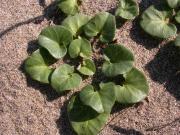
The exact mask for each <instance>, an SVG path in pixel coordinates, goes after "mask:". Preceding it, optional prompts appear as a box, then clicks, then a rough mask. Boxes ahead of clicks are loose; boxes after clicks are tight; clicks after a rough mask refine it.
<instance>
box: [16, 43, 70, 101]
mask: <svg viewBox="0 0 180 135" xmlns="http://www.w3.org/2000/svg"><path fill="white" fill-rule="evenodd" d="M38 48H39V46H38V43H37V40H32V41H30V42H29V43H28V47H27V52H28V54H29V55H30V54H32V53H33V52H34V51H35V50H37V49H38ZM24 64H25V60H24V61H23V62H22V63H21V65H20V67H19V68H18V69H19V70H20V71H21V72H23V73H24V74H25V76H26V82H27V87H32V88H33V89H35V90H39V91H40V92H41V93H42V94H43V95H45V96H46V98H47V100H48V101H53V100H55V99H57V98H59V97H60V96H63V95H66V94H67V93H68V92H64V93H62V94H58V93H57V92H56V91H55V90H54V89H53V88H52V87H51V86H50V85H49V84H42V83H40V82H37V81H35V80H33V79H31V77H30V76H29V75H28V74H27V73H26V72H25V69H24V67H25V66H24Z"/></svg>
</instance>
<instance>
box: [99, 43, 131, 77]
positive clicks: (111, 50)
mask: <svg viewBox="0 0 180 135" xmlns="http://www.w3.org/2000/svg"><path fill="white" fill-rule="evenodd" d="M104 54H105V59H106V61H105V62H104V64H103V67H102V71H103V73H104V74H105V75H106V76H110V77H113V76H116V75H119V74H124V73H126V72H128V71H130V70H131V69H132V67H133V62H134V56H133V54H132V52H131V51H130V50H128V49H126V48H125V47H124V46H122V45H117V44H112V45H108V47H106V48H105V50H104Z"/></svg>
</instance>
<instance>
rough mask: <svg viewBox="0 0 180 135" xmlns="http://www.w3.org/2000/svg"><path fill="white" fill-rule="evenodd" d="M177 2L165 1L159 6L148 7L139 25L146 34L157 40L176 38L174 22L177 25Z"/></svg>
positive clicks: (175, 0)
mask: <svg viewBox="0 0 180 135" xmlns="http://www.w3.org/2000/svg"><path fill="white" fill-rule="evenodd" d="M179 6H180V1H179V0H166V2H165V3H162V4H161V5H159V6H154V5H152V6H150V7H149V8H148V9H146V10H145V11H144V13H143V14H142V17H141V22H140V25H141V27H142V28H143V29H144V31H145V32H147V33H148V34H150V35H152V36H154V37H158V38H165V39H167V38H169V37H173V36H176V33H177V28H176V25H175V22H174V20H176V21H177V22H178V23H179V12H178V7H179Z"/></svg>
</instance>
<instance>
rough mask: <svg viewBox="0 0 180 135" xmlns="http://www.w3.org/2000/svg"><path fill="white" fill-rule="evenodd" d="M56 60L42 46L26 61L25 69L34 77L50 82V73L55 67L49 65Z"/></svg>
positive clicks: (40, 80)
mask: <svg viewBox="0 0 180 135" xmlns="http://www.w3.org/2000/svg"><path fill="white" fill-rule="evenodd" d="M53 62H55V59H54V58H53V57H52V56H51V55H50V54H49V53H48V51H46V50H45V49H43V48H41V49H38V50H36V51H35V52H34V53H33V54H32V55H31V56H30V57H29V58H27V60H26V61H25V70H26V72H27V73H28V74H29V75H30V76H31V78H32V79H34V80H37V81H39V82H42V83H49V75H50V74H51V73H52V71H53V69H51V68H49V67H48V66H49V65H50V64H52V63H53Z"/></svg>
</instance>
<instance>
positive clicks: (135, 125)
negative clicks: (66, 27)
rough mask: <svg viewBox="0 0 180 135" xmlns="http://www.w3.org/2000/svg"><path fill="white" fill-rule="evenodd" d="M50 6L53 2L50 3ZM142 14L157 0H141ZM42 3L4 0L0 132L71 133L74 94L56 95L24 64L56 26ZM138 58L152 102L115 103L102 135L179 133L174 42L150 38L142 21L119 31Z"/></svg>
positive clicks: (109, 0)
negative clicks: (69, 118) (32, 76)
mask: <svg viewBox="0 0 180 135" xmlns="http://www.w3.org/2000/svg"><path fill="white" fill-rule="evenodd" d="M46 2H47V5H48V3H49V2H50V1H46ZM139 3H140V9H141V11H143V10H144V9H145V8H147V7H148V6H149V5H151V4H152V3H154V4H157V0H140V1H139ZM45 5H46V3H44V0H39V1H38V0H1V1H0V134H1V135H59V134H60V135H71V134H72V131H71V129H70V128H69V124H68V121H67V114H66V111H65V109H66V104H67V100H68V99H69V97H70V95H71V94H72V92H70V93H69V94H67V95H62V96H57V94H56V93H55V92H54V91H53V90H52V88H51V87H49V86H44V85H41V84H40V83H38V82H36V81H33V80H31V79H30V78H29V77H26V75H25V74H24V70H23V63H24V60H25V59H26V58H27V56H28V55H29V54H31V53H32V51H34V50H35V49H36V48H37V44H36V39H37V37H38V34H39V33H40V31H41V30H42V29H43V28H44V27H46V26H48V25H49V24H52V22H51V21H49V20H47V18H45V19H43V17H42V15H43V14H44V13H45V12H44V6H45ZM115 5H116V3H115V2H114V0H98V1H97V0H89V2H88V1H86V2H83V5H82V6H81V12H83V13H86V14H94V13H96V12H99V11H102V10H103V11H105V10H106V11H107V10H109V11H113V7H114V6H115ZM116 37H117V39H118V42H119V43H124V44H125V46H126V47H128V48H129V49H131V50H132V51H133V53H134V54H135V57H136V63H135V65H136V67H138V68H139V69H140V70H142V71H144V73H145V74H146V76H147V78H148V82H149V84H150V93H149V96H148V99H146V100H144V101H143V102H142V103H140V104H137V105H134V106H130V107H125V106H120V105H116V107H115V108H114V109H113V111H112V115H111V118H110V119H109V121H110V122H109V123H108V124H107V125H106V127H105V128H103V129H102V131H101V133H100V135H178V134H180V111H179V109H180V102H179V100H180V76H179V75H178V74H177V70H178V66H179V65H178V61H179V59H180V57H179V56H180V55H179V54H178V52H177V51H178V50H177V48H174V47H173V45H172V44H170V43H169V44H167V43H166V42H164V41H163V42H162V41H158V40H156V39H153V38H151V37H150V36H148V35H147V34H146V33H144V32H143V31H142V29H141V28H140V27H139V19H138V18H137V19H136V20H134V21H133V22H126V23H125V24H123V25H122V26H121V27H119V28H118V30H117V35H116Z"/></svg>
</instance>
